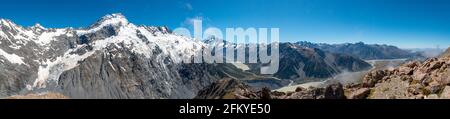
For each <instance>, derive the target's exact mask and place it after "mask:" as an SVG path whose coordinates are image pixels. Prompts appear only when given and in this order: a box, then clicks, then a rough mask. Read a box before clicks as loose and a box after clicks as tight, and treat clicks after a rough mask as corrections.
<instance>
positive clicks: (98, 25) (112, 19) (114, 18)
mask: <svg viewBox="0 0 450 119" xmlns="http://www.w3.org/2000/svg"><path fill="white" fill-rule="evenodd" d="M128 24H130V23H129V22H128V19H126V18H125V16H123V15H122V14H120V13H118V14H109V15H106V16H104V17H102V18H101V19H100V20H98V21H97V22H95V23H94V24H93V25H91V26H90V27H89V29H85V30H77V34H78V35H80V36H81V35H85V34H89V33H94V32H96V31H98V30H101V29H102V28H104V27H107V26H125V25H128Z"/></svg>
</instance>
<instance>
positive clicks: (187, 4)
mask: <svg viewBox="0 0 450 119" xmlns="http://www.w3.org/2000/svg"><path fill="white" fill-rule="evenodd" d="M184 6H185V7H186V9H188V10H194V8H193V7H192V4H191V3H186V4H184Z"/></svg>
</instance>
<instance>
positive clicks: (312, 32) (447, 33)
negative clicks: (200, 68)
mask: <svg viewBox="0 0 450 119" xmlns="http://www.w3.org/2000/svg"><path fill="white" fill-rule="evenodd" d="M0 3H1V5H0V6H1V7H0V17H1V18H7V19H11V20H12V21H14V22H16V23H17V24H21V25H24V26H29V25H33V24H35V23H37V22H39V23H41V24H42V25H43V26H45V27H68V26H71V27H87V26H89V25H90V24H92V23H93V22H95V21H96V20H97V19H99V18H100V17H102V16H104V15H106V14H110V13H122V14H124V15H125V16H126V17H127V18H128V19H129V21H130V22H133V23H135V24H138V25H154V26H162V25H165V26H169V27H170V28H176V27H180V26H185V27H186V26H187V25H188V24H187V21H189V20H190V19H203V21H204V26H214V27H218V28H221V29H224V28H227V27H243V28H248V27H255V28H260V27H265V28H280V40H281V41H290V42H295V41H310V42H320V43H344V42H358V41H363V42H366V43H377V44H391V45H396V46H399V47H402V48H434V47H436V46H438V45H439V46H440V47H441V48H444V47H448V46H450V1H448V0H73V1H69V0H8V1H5V0H0Z"/></svg>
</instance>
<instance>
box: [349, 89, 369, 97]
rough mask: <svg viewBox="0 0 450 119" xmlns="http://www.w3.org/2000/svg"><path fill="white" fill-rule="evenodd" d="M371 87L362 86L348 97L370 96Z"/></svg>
mask: <svg viewBox="0 0 450 119" xmlns="http://www.w3.org/2000/svg"><path fill="white" fill-rule="evenodd" d="M369 94H370V89H369V88H360V89H357V90H355V91H353V92H351V93H350V95H349V96H348V97H347V98H348V99H365V98H367V97H368V96H369Z"/></svg>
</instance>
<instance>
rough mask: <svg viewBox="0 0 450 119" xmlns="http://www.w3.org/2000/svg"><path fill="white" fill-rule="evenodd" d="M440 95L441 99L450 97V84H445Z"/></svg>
mask: <svg viewBox="0 0 450 119" xmlns="http://www.w3.org/2000/svg"><path fill="white" fill-rule="evenodd" d="M440 97H441V99H450V86H445V88H444V90H442V93H441V96H440Z"/></svg>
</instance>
